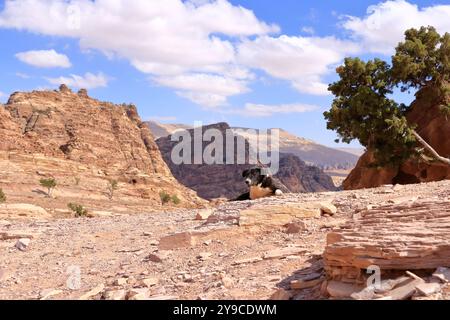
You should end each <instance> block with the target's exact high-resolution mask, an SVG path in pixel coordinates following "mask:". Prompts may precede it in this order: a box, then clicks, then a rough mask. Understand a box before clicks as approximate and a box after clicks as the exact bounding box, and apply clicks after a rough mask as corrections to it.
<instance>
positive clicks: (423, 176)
mask: <svg viewBox="0 0 450 320" xmlns="http://www.w3.org/2000/svg"><path fill="white" fill-rule="evenodd" d="M416 97H417V99H416V101H415V102H414V103H413V104H412V106H411V110H410V111H409V113H408V114H407V117H406V118H407V119H408V122H409V123H411V124H417V129H416V131H417V132H418V133H419V134H420V136H421V137H422V138H424V139H425V141H427V142H428V143H429V144H430V145H431V146H432V147H433V148H434V149H435V150H436V151H437V152H438V153H439V154H440V155H441V156H443V157H447V158H449V157H450V139H448V137H449V136H450V121H449V120H448V118H447V117H446V115H445V114H444V113H443V112H442V111H441V110H440V105H441V103H442V102H441V101H440V100H439V99H436V98H435V97H436V94H435V93H434V92H433V90H432V89H423V90H421V91H420V92H418V94H417V95H416ZM448 99H450V97H449V98H448ZM448 99H447V100H448ZM373 163H374V157H373V154H372V152H370V150H369V151H368V152H366V153H365V154H364V155H363V156H362V157H361V158H360V160H359V161H358V163H357V165H356V167H355V169H354V170H353V171H352V172H351V173H350V175H349V176H348V177H347V179H346V180H345V181H344V183H343V186H344V189H346V190H351V189H362V188H372V187H378V186H380V185H384V184H413V183H420V182H430V181H439V180H444V179H450V167H449V166H448V165H444V164H441V163H438V162H436V163H433V164H426V163H424V162H418V161H416V160H409V161H406V162H404V163H403V164H401V165H400V166H399V167H381V168H376V167H373V166H371V164H373Z"/></svg>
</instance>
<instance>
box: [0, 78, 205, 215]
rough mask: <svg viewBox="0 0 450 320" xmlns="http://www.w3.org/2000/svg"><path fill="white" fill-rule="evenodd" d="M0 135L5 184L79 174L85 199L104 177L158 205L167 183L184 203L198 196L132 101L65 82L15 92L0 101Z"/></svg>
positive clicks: (77, 178) (100, 188)
mask: <svg viewBox="0 0 450 320" xmlns="http://www.w3.org/2000/svg"><path fill="white" fill-rule="evenodd" d="M0 137H1V138H0V160H1V161H0V173H1V175H0V184H1V186H2V187H3V188H4V189H11V188H18V185H20V184H22V185H33V186H36V185H37V186H38V183H37V181H39V179H41V178H42V177H55V178H56V179H57V180H58V182H59V183H60V187H62V185H63V184H72V185H73V184H75V182H73V181H77V182H76V184H78V183H79V182H80V181H81V185H82V186H84V187H85V188H88V189H89V190H90V192H89V194H88V195H86V199H88V198H89V197H94V196H97V197H104V195H103V193H104V191H105V189H106V185H107V184H108V180H110V179H116V180H117V181H118V182H119V184H120V185H119V191H117V192H119V193H122V195H123V196H124V197H125V196H128V197H132V198H137V199H145V200H146V201H147V202H148V203H153V204H157V203H160V199H159V192H160V191H162V190H166V191H167V192H170V193H171V194H177V195H178V196H179V197H180V198H181V199H182V203H184V205H186V206H192V205H195V204H198V203H201V202H202V200H201V199H199V198H198V197H197V196H196V195H195V193H194V192H193V191H191V190H189V189H187V188H186V187H184V186H182V185H180V184H179V183H178V182H177V181H176V180H175V179H174V177H173V176H172V174H171V172H170V170H169V168H168V167H167V165H166V164H165V162H164V161H163V159H162V157H161V154H160V152H159V149H158V146H157V145H156V143H155V141H154V138H153V136H152V133H151V132H150V130H149V129H148V127H147V126H146V125H145V124H144V123H143V122H142V121H141V120H140V118H139V115H138V113H137V110H136V107H135V106H133V105H114V104H112V103H108V102H100V101H98V100H95V99H92V98H90V97H89V96H88V94H87V91H86V90H80V91H79V92H78V93H73V92H72V91H71V90H70V89H69V88H68V87H67V86H65V85H62V86H61V87H60V90H59V91H33V92H31V93H22V92H16V93H14V94H12V95H11V97H10V98H9V100H8V103H7V104H6V105H5V106H0ZM69 180H71V182H69ZM65 181H67V182H65ZM74 189H75V190H76V189H77V188H76V187H74ZM82 189H83V188H82V187H81V186H80V188H79V190H78V191H74V193H75V194H76V193H77V192H82ZM84 191H86V190H84ZM96 193H97V194H96ZM99 194H100V195H99ZM85 201H87V200H85Z"/></svg>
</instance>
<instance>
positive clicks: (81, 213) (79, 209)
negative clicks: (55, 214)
mask: <svg viewBox="0 0 450 320" xmlns="http://www.w3.org/2000/svg"><path fill="white" fill-rule="evenodd" d="M67 207H68V208H69V209H70V210H72V211H73V213H74V214H75V217H77V218H79V217H86V216H87V214H88V211H87V209H85V208H84V207H83V206H82V205H80V204H77V203H69V204H68V205H67Z"/></svg>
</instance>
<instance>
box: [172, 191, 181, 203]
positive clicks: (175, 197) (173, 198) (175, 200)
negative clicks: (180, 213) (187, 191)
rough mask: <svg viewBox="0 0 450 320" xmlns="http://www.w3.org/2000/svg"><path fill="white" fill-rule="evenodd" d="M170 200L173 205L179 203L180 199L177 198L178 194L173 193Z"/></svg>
mask: <svg viewBox="0 0 450 320" xmlns="http://www.w3.org/2000/svg"><path fill="white" fill-rule="evenodd" d="M172 202H173V203H174V204H175V205H178V204H180V203H181V200H180V198H178V196H177V195H176V194H174V195H173V196H172Z"/></svg>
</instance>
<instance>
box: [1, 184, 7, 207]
mask: <svg viewBox="0 0 450 320" xmlns="http://www.w3.org/2000/svg"><path fill="white" fill-rule="evenodd" d="M4 202H6V195H5V193H4V192H3V189H1V188H0V204H2V203H4Z"/></svg>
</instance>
